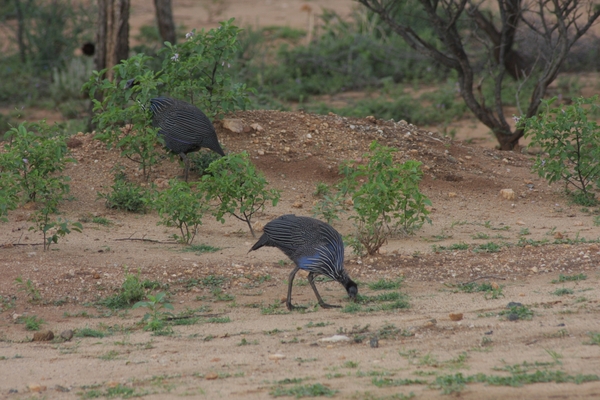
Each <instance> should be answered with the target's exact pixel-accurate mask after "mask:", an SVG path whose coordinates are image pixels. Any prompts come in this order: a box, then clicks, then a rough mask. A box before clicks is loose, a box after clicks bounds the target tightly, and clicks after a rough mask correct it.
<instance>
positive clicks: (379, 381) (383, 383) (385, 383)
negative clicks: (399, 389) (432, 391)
mask: <svg viewBox="0 0 600 400" xmlns="http://www.w3.org/2000/svg"><path fill="white" fill-rule="evenodd" d="M371 383H372V384H373V385H375V386H377V387H380V388H381V387H390V386H408V385H427V383H428V382H427V381H425V380H422V379H392V378H373V379H371Z"/></svg>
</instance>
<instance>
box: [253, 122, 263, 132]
mask: <svg viewBox="0 0 600 400" xmlns="http://www.w3.org/2000/svg"><path fill="white" fill-rule="evenodd" d="M250 128H252V129H254V130H255V131H256V132H260V131H262V130H263V127H262V126H261V125H260V124H258V123H256V122H255V123H253V124H252V125H250Z"/></svg>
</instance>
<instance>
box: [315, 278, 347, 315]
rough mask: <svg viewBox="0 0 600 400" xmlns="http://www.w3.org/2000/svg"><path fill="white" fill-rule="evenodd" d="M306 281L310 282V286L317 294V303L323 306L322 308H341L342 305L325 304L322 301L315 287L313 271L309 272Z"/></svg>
mask: <svg viewBox="0 0 600 400" xmlns="http://www.w3.org/2000/svg"><path fill="white" fill-rule="evenodd" d="M308 283H310V286H311V287H312V289H313V291H314V292H315V295H317V300H318V301H319V305H320V306H321V307H323V308H342V306H334V305H332V304H327V303H325V302H324V301H323V299H322V298H321V295H320V294H319V292H317V287H316V286H315V273H314V272H309V274H308Z"/></svg>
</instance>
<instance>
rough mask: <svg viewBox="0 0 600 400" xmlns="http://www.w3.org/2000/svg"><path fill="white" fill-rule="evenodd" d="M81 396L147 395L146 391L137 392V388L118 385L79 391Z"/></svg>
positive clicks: (118, 396) (124, 396)
mask: <svg viewBox="0 0 600 400" xmlns="http://www.w3.org/2000/svg"><path fill="white" fill-rule="evenodd" d="M77 394H79V395H80V396H81V398H82V399H96V398H99V397H107V398H109V399H111V398H122V399H130V398H132V397H141V396H144V395H146V394H147V393H146V392H139V393H138V392H136V389H135V388H131V387H127V386H123V385H120V384H119V385H117V386H115V387H110V388H107V389H106V390H104V391H103V390H100V389H92V390H89V391H87V392H79V393H77Z"/></svg>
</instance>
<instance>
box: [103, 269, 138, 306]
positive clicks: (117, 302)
mask: <svg viewBox="0 0 600 400" xmlns="http://www.w3.org/2000/svg"><path fill="white" fill-rule="evenodd" d="M145 283H146V282H142V281H140V273H139V271H138V273H137V274H135V275H134V274H130V273H126V274H125V280H124V281H123V283H122V284H121V288H120V289H119V291H118V293H116V294H115V295H113V296H110V297H107V298H106V299H102V300H100V301H98V304H100V305H102V306H104V307H107V308H110V309H113V310H116V309H122V308H127V307H130V306H131V305H132V304H133V303H135V302H138V301H140V300H142V299H143V298H144V296H145V295H146V290H145V289H146V285H145Z"/></svg>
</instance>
